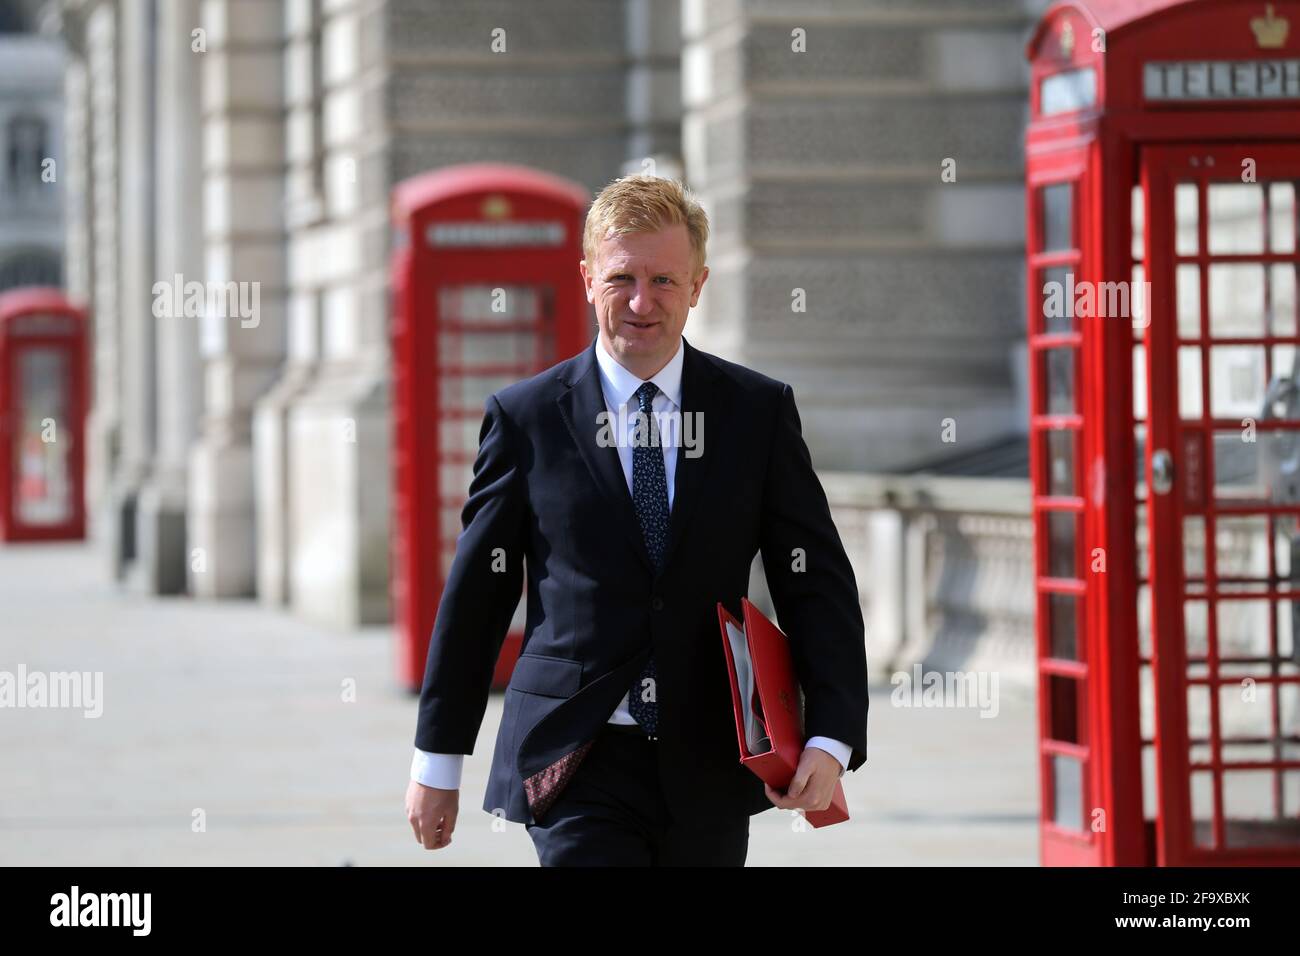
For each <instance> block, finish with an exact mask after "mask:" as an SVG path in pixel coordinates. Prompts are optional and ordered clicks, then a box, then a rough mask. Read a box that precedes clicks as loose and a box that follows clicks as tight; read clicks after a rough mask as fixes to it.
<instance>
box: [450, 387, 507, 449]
mask: <svg viewBox="0 0 1300 956" xmlns="http://www.w3.org/2000/svg"><path fill="white" fill-rule="evenodd" d="M518 380H519V376H517V375H447V374H444V375H442V376H440V377H439V379H438V394H439V399H440V401H441V402H442V407H443V408H444V409H452V408H464V409H472V410H473V411H475V412H476V413H482V412H483V411H484V409H485V408H486V406H487V400H488V398H489V396H491V395H492V393H493V392H497V391H500V390H501V389H503V388H505V387H506V386H507V385H510V384H512V383H514V382H516V381H518ZM481 422H482V416H481V414H480V415H479V420H478V421H476V422H475V423H474V428H475V432H474V447H476V448H477V447H478V430H477V429H478V426H479V424H481Z"/></svg>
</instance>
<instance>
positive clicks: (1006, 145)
mask: <svg viewBox="0 0 1300 956" xmlns="http://www.w3.org/2000/svg"><path fill="white" fill-rule="evenodd" d="M1030 19H1031V17H1030V15H1029V14H1028V12H1027V11H1026V9H1025V4H1024V3H1023V0H815V2H810V0H753V2H750V3H741V2H739V0H685V3H684V6H683V33H684V36H685V38H686V46H685V49H684V50H683V54H682V56H683V69H682V75H683V94H684V98H685V102H686V110H687V115H686V120H685V125H684V131H683V139H684V143H685V152H686V168H687V172H688V177H689V181H690V183H691V184H692V186H694V187H696V188H697V189H698V190H699V191H700V192H701V194H702V197H703V200H704V202H705V204H706V207H707V209H708V211H709V214H710V218H711V220H712V226H713V235H712V239H711V241H710V249H709V261H710V277H709V280H708V283H707V285H706V286H705V289H704V294H703V297H702V299H701V303H700V307H699V309H698V310H697V313H696V314H694V315H693V316H692V317H691V319H690V320H689V321H688V323H687V327H686V334H687V336H688V337H691V340H692V341H693V342H697V344H699V345H700V346H701V347H703V348H705V349H707V350H709V351H713V352H717V353H720V354H722V355H724V356H726V357H727V358H730V359H733V360H735V361H739V362H741V363H743V364H745V365H749V366H752V367H754V368H757V369H759V370H761V371H764V372H766V373H768V374H771V375H773V376H775V377H777V378H780V379H783V380H785V381H787V382H790V383H791V384H792V385H793V387H794V389H795V393H796V397H797V400H798V402H799V409H800V413H801V415H802V421H803V431H804V435H805V437H806V438H807V440H808V443H809V445H810V446H811V448H812V451H813V455H814V458H815V460H816V462H817V465H818V467H819V468H826V469H841V470H848V471H863V470H888V469H894V468H902V467H907V466H909V465H910V464H912V463H914V462H917V461H925V460H930V459H933V458H936V457H941V456H943V455H945V454H946V453H950V452H951V451H952V450H953V447H952V445H949V444H945V443H944V442H943V421H944V419H945V418H952V419H954V420H955V422H956V429H955V435H956V438H957V439H958V441H959V442H960V443H961V444H960V447H961V448H962V449H963V450H965V449H969V448H971V447H977V446H978V445H979V444H980V443H981V442H985V441H988V440H991V439H994V438H998V437H1002V436H1004V435H1006V434H1007V433H1009V432H1014V431H1017V430H1018V429H1019V426H1018V423H1017V422H1016V418H1017V411H1016V405H1015V396H1014V388H1013V382H1012V377H1011V361H1012V345H1013V343H1014V342H1015V341H1016V340H1017V339H1018V338H1021V337H1023V332H1022V330H1023V321H1022V316H1023V305H1022V300H1023V298H1024V289H1023V282H1022V281H1021V279H1020V276H1021V274H1022V261H1023V236H1022V233H1023V222H1024V204H1023V199H1022V195H1023V191H1022V190H1023V187H1022V182H1023V166H1022V160H1021V153H1022V148H1021V144H1022V132H1023V126H1024V120H1025V86H1026V81H1025V70H1024V66H1023V50H1022V46H1023V38H1024V31H1025V30H1026V29H1027V27H1028V26H1029V23H1030ZM946 161H951V163H947V162H946ZM948 166H950V167H951V168H952V170H953V173H954V176H955V179H953V180H952V181H945V178H944V173H945V169H946V168H947V167H948Z"/></svg>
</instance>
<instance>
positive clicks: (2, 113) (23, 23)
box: [0, 0, 66, 292]
mask: <svg viewBox="0 0 1300 956" xmlns="http://www.w3.org/2000/svg"><path fill="white" fill-rule="evenodd" d="M55 25H56V22H55V21H54V20H53V19H52V18H51V16H50V14H49V13H48V12H46V11H45V10H44V9H43V8H42V7H41V5H40V3H39V2H35V0H28V2H15V0H8V2H4V3H0V292H2V291H4V290H5V289H9V288H13V287H14V286H20V285H54V286H57V285H62V284H63V224H62V221H61V217H62V210H63V189H62V188H60V185H61V183H65V182H66V181H63V180H61V178H60V175H59V174H60V167H61V165H62V160H63V69H64V52H63V41H62V40H60V39H59V37H58V36H57V35H56V34H55Z"/></svg>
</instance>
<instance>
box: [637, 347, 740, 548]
mask: <svg viewBox="0 0 1300 956" xmlns="http://www.w3.org/2000/svg"><path fill="white" fill-rule="evenodd" d="M682 348H684V349H685V350H686V354H685V356H684V357H683V360H682V425H681V432H682V436H681V437H682V443H681V445H680V447H678V449H677V472H676V474H675V476H674V478H673V507H672V511H671V513H670V514H669V517H668V534H669V537H668V553H667V554H666V555H665V556H664V567H665V568H667V567H668V565H670V564H671V563H672V560H673V557H674V555H675V554H676V553H677V547H678V545H679V544H681V541H682V538H683V537H684V536H685V534H686V529H687V528H689V527H690V518H691V513H692V511H693V509H694V508H695V506H696V504H698V502H699V500H700V498H701V497H702V496H703V494H704V490H705V489H706V488H707V487H708V481H707V480H706V479H707V478H708V476H709V474H710V468H709V466H710V465H711V464H712V462H713V459H714V458H716V457H717V451H716V448H717V445H716V444H715V446H714V447H715V451H714V454H713V455H712V456H710V455H708V454H704V450H705V449H706V448H707V447H708V442H707V440H706V436H707V434H708V433H709V431H710V430H712V434H713V436H714V438H713V441H714V442H715V443H716V441H717V438H718V436H720V435H722V434H723V432H722V431H720V430H718V429H719V428H721V427H722V425H723V423H722V422H721V421H720V420H719V419H720V417H721V416H722V414H723V411H724V408H723V405H724V403H723V401H722V396H721V394H720V393H719V391H718V388H717V385H716V383H715V381H714V371H713V368H712V366H710V365H709V364H708V363H707V362H706V361H705V360H704V359H703V358H701V357H700V354H699V352H698V351H697V350H696V349H695V348H693V347H692V346H691V343H690V342H687V341H686V339H685V338H684V337H683V338H682ZM687 416H690V418H691V419H692V421H693V423H694V426H695V427H694V433H693V440H694V442H696V443H697V447H696V448H695V449H694V451H693V452H692V454H695V455H696V457H693V458H692V457H688V456H687V454H686V452H687V448H686V441H685V439H686V436H687V434H688V432H687ZM701 423H702V424H701ZM705 425H707V428H706V427H705ZM634 517H635V513H634Z"/></svg>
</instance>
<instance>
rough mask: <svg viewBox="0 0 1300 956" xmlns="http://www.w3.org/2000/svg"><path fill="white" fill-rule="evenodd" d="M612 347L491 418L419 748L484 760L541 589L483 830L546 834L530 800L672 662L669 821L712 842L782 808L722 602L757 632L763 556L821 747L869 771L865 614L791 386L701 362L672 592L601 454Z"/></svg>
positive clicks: (497, 400) (440, 624)
mask: <svg viewBox="0 0 1300 956" xmlns="http://www.w3.org/2000/svg"><path fill="white" fill-rule="evenodd" d="M599 347H600V345H599V342H598V340H595V339H593V341H592V343H591V345H590V346H589V347H588V348H587V349H586V350H585V351H584V352H582V353H581V354H579V355H577V356H575V357H573V358H571V359H569V360H567V361H564V362H561V363H559V364H558V365H555V366H553V367H552V368H550V369H548V370H546V371H545V372H542V373H541V374H540V375H537V376H535V377H533V378H530V379H528V380H526V381H522V382H517V383H515V384H513V385H511V386H509V387H507V388H504V389H502V390H501V391H499V392H498V393H496V394H495V395H493V396H491V397H490V398H489V399H488V401H487V406H486V414H485V416H484V419H483V426H482V431H481V432H480V437H479V452H478V457H477V460H476V461H475V463H474V477H473V480H472V481H471V483H470V488H469V500H468V501H467V502H466V504H465V507H464V511H463V512H462V515H461V518H462V522H463V526H464V530H463V532H462V533H461V535H460V538H459V540H458V543H457V548H456V555H455V559H454V560H453V562H452V566H451V570H450V572H449V574H448V578H447V584H446V588H445V590H444V592H443V596H442V601H441V604H440V606H439V608H438V615H437V619H436V622H435V624H434V628H433V636H432V639H431V642H430V644H429V657H428V663H427V667H426V672H425V677H424V687H423V689H422V691H421V694H420V704H419V721H418V726H417V730H416V736H415V745H416V747H418V748H420V749H421V750H427V751H432V752H435V753H465V754H467V753H472V752H473V749H474V742H475V740H476V738H477V736H478V732H479V726H480V724H481V723H482V721H483V714H484V711H485V709H486V707H487V697H488V692H489V689H490V684H491V678H492V671H493V666H494V663H495V661H496V659H497V656H498V653H499V651H500V648H501V644H502V642H503V641H504V639H505V635H506V632H507V629H508V627H509V623H510V619H511V617H512V616H513V614H514V609H515V607H516V606H517V605H518V603H519V597H520V593H521V590H522V585H521V576H522V575H523V574H524V569H525V567H526V568H527V582H528V604H527V611H528V614H527V623H526V627H525V632H524V642H523V651H522V653H521V655H520V657H519V662H518V663H517V664H516V665H515V669H514V673H513V676H512V677H511V679H510V683H509V685H508V687H507V688H506V692H505V709H504V713H503V715H502V718H501V726H500V729H499V730H498V732H497V740H496V750H495V752H494V754H493V758H492V770H491V776H490V778H489V781H488V787H487V793H486V797H485V799H484V802H483V809H484V810H487V811H488V812H493V811H498V812H499V811H504V815H505V817H506V819H508V820H512V821H515V822H518V823H531V822H536V821H535V819H534V817H533V814H532V812H531V811H530V807H529V802H528V800H527V798H526V796H525V790H524V786H523V781H524V780H525V779H527V778H529V777H530V776H532V775H534V774H536V773H539V772H540V771H542V770H543V769H545V768H547V767H549V766H551V765H552V764H554V763H555V762H556V761H557V760H559V759H560V758H562V757H564V756H565V755H566V754H569V753H572V752H573V751H575V750H577V749H578V748H579V747H580V746H581V745H582V744H584V743H585V742H587V741H590V740H591V739H593V738H594V737H595V735H596V734H597V733H598V732H599V730H600V729H601V725H602V724H603V723H604V722H605V721H607V720H608V719H609V716H610V715H611V714H612V713H613V711H614V709H615V707H617V706H618V703H619V701H620V700H621V699H622V697H623V695H624V694H625V693H626V692H627V691H628V689H629V688H630V687H631V685H632V681H633V679H634V678H635V677H636V675H638V674H639V673H640V671H641V669H642V667H643V666H644V663H645V661H646V659H647V656H648V654H649V652H650V650H651V648H652V647H653V650H654V654H655V667H656V675H657V688H656V690H657V694H656V699H657V701H658V705H659V728H658V729H659V738H660V739H659V744H658V754H659V764H660V779H661V781H662V784H663V789H664V794H665V798H666V799H667V801H668V806H669V809H670V812H672V813H673V814H674V815H675V816H676V817H678V818H679V819H683V820H690V821H697V822H705V821H708V820H711V819H717V818H719V817H725V816H732V817H734V816H735V815H736V814H753V813H758V812H759V811H761V810H764V809H768V808H770V807H771V806H772V804H771V802H770V801H769V800H768V799H767V797H766V795H765V794H764V792H763V784H762V782H761V781H760V780H759V779H758V777H756V776H755V775H754V774H753V773H752V772H750V771H749V770H748V769H746V768H744V767H742V766H741V765H740V755H739V750H738V747H737V741H736V728H735V721H734V718H733V716H732V704H731V691H730V685H729V682H728V679H727V676H726V671H725V665H724V656H723V651H722V643H721V637H720V635H719V631H718V617H717V610H716V602H718V601H722V602H723V604H724V605H725V606H726V607H727V608H728V610H730V611H731V612H732V613H733V614H736V615H739V613H740V598H741V596H742V595H746V594H747V591H748V586H749V573H750V566H751V564H752V562H753V559H754V554H755V553H756V552H758V551H761V552H762V555H763V566H764V568H765V570H766V574H767V581H768V586H769V589H770V591H771V595H772V600H773V603H774V605H775V607H776V612H777V623H778V624H779V625H780V626H781V628H782V629H783V630H784V631H785V632H786V634H787V635H788V636H789V639H790V644H791V650H792V654H793V658H794V663H795V669H796V671H797V673H798V676H799V679H800V682H801V684H802V687H803V690H804V694H805V732H806V733H807V734H808V735H809V736H813V735H824V736H827V737H832V738H835V739H837V740H841V741H844V742H845V743H847V744H850V745H851V746H852V748H853V755H852V758H851V760H850V762H849V769H850V770H855V769H857V768H858V767H859V766H861V765H862V763H863V761H865V760H866V756H867V755H866V749H867V667H866V655H865V647H864V639H865V633H864V627H863V621H862V611H861V608H860V605H859V603H858V589H857V585H856V582H855V581H854V576H853V570H852V568H851V567H850V565H849V560H848V557H847V555H846V554H845V552H844V546H843V544H842V543H841V541H840V537H839V534H838V532H837V531H836V529H835V525H834V524H833V523H832V521H831V515H830V509H829V507H828V506H827V502H826V495H825V492H824V491H823V490H822V487H821V483H820V482H819V481H818V480H817V477H816V475H815V474H814V472H813V465H812V461H811V459H810V457H809V454H808V448H807V446H806V445H805V443H804V440H803V436H802V433H801V426H800V422H799V413H798V412H797V411H796V409H795V403H794V393H793V392H792V391H791V389H790V386H788V385H786V384H784V383H782V382H779V381H776V380H775V379H772V378H769V377H767V376H766V375H762V374H760V373H758V372H755V371H752V370H750V369H747V368H745V367H743V366H740V365H736V364H734V363H732V362H728V361H725V360H723V359H721V358H718V357H717V356H715V355H710V354H708V353H707V352H701V351H700V350H698V349H696V348H693V347H692V346H691V344H690V343H689V342H686V341H685V340H683V348H684V349H685V355H684V359H683V368H682V408H683V411H684V412H701V413H703V423H704V428H703V435H702V442H701V444H700V447H701V448H702V449H703V454H701V455H699V456H698V457H694V458H692V457H687V454H686V452H687V449H685V448H684V447H683V448H680V449H679V450H678V458H677V472H676V477H675V484H676V488H675V492H674V499H673V507H672V513H671V521H670V538H671V540H670V542H669V545H668V548H669V550H668V555H667V563H666V566H665V568H664V571H663V573H662V574H659V575H656V574H655V572H654V570H653V568H652V565H651V562H650V558H649V555H648V554H647V552H646V548H645V543H644V541H643V539H642V533H641V529H640V526H639V525H638V523H637V518H636V514H635V511H634V510H633V505H632V497H631V494H630V493H629V491H628V488H627V483H626V481H625V479H624V477H623V471H622V467H621V465H620V463H619V458H618V449H617V448H615V447H612V446H610V445H608V444H606V445H604V446H603V447H602V446H601V445H600V444H599V443H598V439H597V434H598V424H597V415H598V413H602V412H604V411H605V410H606V409H605V400H604V395H603V393H602V391H601V382H600V369H599V367H598V365H597V363H596V357H595V356H596V353H595V349H597V348H599ZM498 549H499V550H498ZM795 549H802V552H803V554H804V556H805V560H806V567H805V569H803V570H798V569H796V568H795V567H794V565H795V557H794V551H795ZM525 559H526V560H525ZM503 568H504V570H502V569H503Z"/></svg>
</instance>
